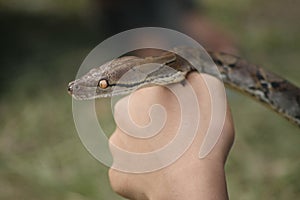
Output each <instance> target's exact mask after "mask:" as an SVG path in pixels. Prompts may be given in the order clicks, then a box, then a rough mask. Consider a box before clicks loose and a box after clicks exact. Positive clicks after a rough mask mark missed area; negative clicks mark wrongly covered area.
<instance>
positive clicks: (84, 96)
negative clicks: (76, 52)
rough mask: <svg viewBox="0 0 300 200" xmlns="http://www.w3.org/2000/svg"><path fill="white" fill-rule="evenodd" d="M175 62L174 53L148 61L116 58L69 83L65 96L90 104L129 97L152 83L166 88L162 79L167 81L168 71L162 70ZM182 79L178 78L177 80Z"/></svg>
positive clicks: (148, 58) (147, 59) (136, 58)
mask: <svg viewBox="0 0 300 200" xmlns="http://www.w3.org/2000/svg"><path fill="white" fill-rule="evenodd" d="M175 59H176V56H175V55H174V54H173V53H169V54H164V55H163V56H158V57H147V58H139V57H135V56H125V57H121V58H117V59H114V60H112V61H109V62H107V63H105V64H103V65H101V66H100V67H97V68H94V69H91V70H90V71H89V72H88V73H86V74H85V75H84V76H82V77H81V78H79V79H76V80H75V81H72V82H70V83H69V85H68V92H69V93H70V94H71V95H72V96H73V97H74V98H75V99H78V100H90V99H96V98H102V97H112V96H116V95H123V94H128V93H130V92H132V91H134V90H136V89H138V88H139V87H143V86H148V85H150V84H153V83H154V84H164V83H165V84H167V83H169V82H167V81H165V80H164V79H170V78H168V77H166V76H165V75H164V74H165V73H167V71H166V70H167V69H165V68H163V67H164V66H166V65H165V64H167V63H170V62H173V61H174V60H175ZM176 72H177V71H175V70H173V74H174V73H175V74H176V75H177V73H176ZM171 74H172V73H171ZM180 75H181V74H178V75H177V76H180ZM176 78H177V77H175V78H174V79H176ZM183 78H184V77H182V76H180V80H182V79H183ZM180 80H178V81H180ZM168 81H170V80H168Z"/></svg>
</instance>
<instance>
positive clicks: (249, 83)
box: [68, 48, 300, 127]
mask: <svg viewBox="0 0 300 200" xmlns="http://www.w3.org/2000/svg"><path fill="white" fill-rule="evenodd" d="M174 52H176V54H175V53H170V52H169V53H162V54H161V55H160V56H156V57H146V58H140V57H135V56H125V57H121V58H117V59H114V60H113V61H110V62H107V63H105V64H103V65H101V66H100V67H97V68H94V69H92V70H90V71H89V72H88V73H87V74H85V75H84V76H82V77H81V78H79V79H77V80H75V81H72V82H70V83H69V85H68V91H69V93H70V94H71V95H72V96H73V97H74V98H75V99H79V100H87V99H95V98H101V97H111V96H113V95H119V94H127V93H130V92H132V91H134V90H135V89H137V88H139V87H142V86H143V87H145V86H151V85H154V84H157V85H167V84H172V83H177V82H182V81H183V80H184V79H185V77H186V76H187V74H188V73H190V72H192V71H196V69H195V68H194V67H193V66H195V65H192V64H191V63H197V64H199V65H201V66H200V68H201V70H200V72H201V73H207V74H210V75H213V76H216V77H218V78H220V79H222V80H223V82H224V83H225V84H226V85H228V86H230V87H232V88H234V89H237V90H238V91H241V92H243V93H246V94H248V95H250V96H252V97H254V98H255V99H256V100H258V101H260V102H262V103H263V104H265V105H267V107H269V108H271V109H272V110H275V111H276V112H278V113H279V114H280V115H281V116H283V117H285V118H287V119H288V120H290V121H292V122H294V123H295V124H296V125H297V126H299V127H300V89H299V88H298V87H297V86H295V85H294V84H292V83H291V82H289V81H287V80H286V79H283V78H281V77H279V76H277V75H275V74H273V73H271V72H269V71H266V70H265V69H263V68H261V67H258V66H256V65H253V64H250V63H248V62H247V61H245V60H243V59H241V58H239V57H236V56H233V55H229V54H225V53H216V52H210V53H209V55H210V56H211V58H212V60H213V61H214V63H215V64H216V65H217V67H218V70H219V73H220V74H221V76H219V74H218V73H215V72H213V71H212V70H211V65H209V64H207V63H209V62H206V60H205V59H203V56H202V55H201V51H199V50H197V49H194V48H177V49H175V50H174ZM179 55H184V57H185V58H186V56H187V57H190V58H191V59H187V60H188V61H189V62H187V60H185V59H183V58H182V57H181V56H179ZM193 61H196V62H193ZM149 63H157V64H160V65H161V66H168V67H171V68H172V69H175V70H167V69H166V68H163V67H158V68H156V70H155V71H151V72H150V73H148V74H147V76H146V77H142V78H139V77H133V78H131V79H128V78H125V79H120V78H121V77H122V76H123V75H124V74H125V73H127V72H128V71H129V70H133V71H136V72H138V71H142V68H141V67H140V66H142V65H145V64H149ZM198 67H199V66H198ZM197 69H198V68H197Z"/></svg>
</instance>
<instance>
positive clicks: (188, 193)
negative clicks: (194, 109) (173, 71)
mask: <svg viewBox="0 0 300 200" xmlns="http://www.w3.org/2000/svg"><path fill="white" fill-rule="evenodd" d="M204 80H209V82H210V84H215V86H216V88H217V89H216V90H215V92H222V90H224V88H223V85H222V83H221V82H220V81H219V80H217V79H216V78H214V77H212V76H209V75H205V74H201V75H200V74H198V73H191V74H189V76H188V78H187V81H188V82H189V83H190V84H191V86H192V87H193V89H194V91H195V94H196V96H197V99H198V103H199V104H198V106H199V110H200V111H201V118H200V121H199V127H200V128H199V129H198V131H197V135H196V137H195V139H194V141H193V142H192V144H191V146H190V147H189V148H188V149H187V150H186V151H185V152H184V154H183V155H182V156H181V157H180V158H179V159H177V160H176V161H175V162H174V163H172V164H171V165H169V166H167V167H165V168H162V169H160V170H157V171H154V172H148V173H139V174H137V173H125V172H121V171H118V170H116V169H114V168H113V167H111V168H110V170H109V179H110V183H111V186H112V188H113V190H114V191H115V192H117V193H118V194H120V195H121V196H123V197H125V198H128V199H132V200H166V199H172V200H183V199H189V200H196V199H197V200H199V199H205V200H207V199H208V200H210V199H218V200H220V199H228V193H227V186H226V179H225V172H224V165H225V162H226V159H227V156H228V153H229V151H230V148H231V146H232V144H233V140H234V126H233V121H232V117H231V113H230V110H229V106H227V112H226V118H225V123H224V127H223V130H222V133H221V135H220V137H219V139H218V142H217V143H216V145H215V146H214V148H213V149H212V151H211V152H210V153H209V154H208V155H207V156H206V157H205V158H202V159H199V149H200V146H201V144H202V142H203V140H204V136H205V133H206V131H207V128H208V126H209V122H210V119H211V118H210V117H211V100H210V94H209V91H208V89H207V86H206V84H205V81H204ZM122 101H125V99H121V100H120V102H119V103H117V104H116V106H115V113H114V114H115V116H116V115H121V119H122V111H123V110H124V105H127V104H122ZM154 104H159V105H162V106H163V107H164V109H165V111H166V113H167V120H166V123H165V126H164V128H163V129H162V130H161V132H160V133H159V134H158V135H156V136H155V137H151V138H149V139H138V138H134V137H132V136H129V135H127V134H125V133H124V132H123V131H122V129H120V128H119V127H117V128H116V130H115V132H114V133H113V134H112V136H111V138H110V143H111V144H114V145H116V146H118V147H120V148H122V149H125V150H127V151H129V152H138V153H145V152H151V151H154V150H156V149H158V148H160V147H162V146H164V145H165V144H167V143H168V142H169V141H170V140H171V139H172V138H173V137H175V135H176V130H177V129H178V124H180V105H179V103H178V101H177V99H176V97H175V95H174V94H172V92H170V91H169V90H168V89H166V88H165V87H162V86H155V87H150V88H144V89H140V90H138V91H136V92H134V93H133V94H132V95H131V97H130V101H129V104H128V106H129V113H130V116H131V118H132V120H133V121H134V122H135V123H137V124H139V125H146V124H148V123H149V121H150V118H149V115H148V112H149V109H150V108H151V106H152V105H154ZM112 155H113V157H114V159H115V158H116V157H117V156H116V152H114V151H113V150H112Z"/></svg>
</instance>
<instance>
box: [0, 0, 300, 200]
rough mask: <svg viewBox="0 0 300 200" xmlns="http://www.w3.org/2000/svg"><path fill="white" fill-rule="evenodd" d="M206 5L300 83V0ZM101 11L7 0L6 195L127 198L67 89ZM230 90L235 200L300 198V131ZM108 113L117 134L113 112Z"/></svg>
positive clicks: (0, 40) (244, 47) (49, 0)
mask: <svg viewBox="0 0 300 200" xmlns="http://www.w3.org/2000/svg"><path fill="white" fill-rule="evenodd" d="M201 2H202V4H203V6H204V8H205V14H206V15H207V17H209V18H210V19H211V21H213V22H214V23H215V24H217V25H218V26H219V27H221V28H222V29H224V30H226V31H227V32H229V33H230V34H231V35H232V36H233V38H234V39H235V41H236V42H237V44H238V45H239V49H240V54H241V55H242V57H245V58H246V59H247V60H249V61H252V62H254V63H259V64H261V65H262V66H264V67H265V68H268V69H270V70H272V71H274V72H276V73H277V74H280V75H282V76H284V77H287V78H288V79H289V80H291V81H292V82H294V83H295V84H297V85H300V68H299V55H300V54H299V53H300V26H299V19H300V12H299V7H300V2H299V1H297V0H287V1H280V0H273V1H269V0H251V1H250V0H227V1H222V0H204V1H201ZM94 12H96V11H94V8H93V6H92V4H91V2H90V1H84V0H73V1H70V0H67V1H58V0H40V1H34V0H27V1H19V0H11V1H4V0H0V25H1V31H0V32H1V37H0V44H1V54H0V66H1V73H0V83H1V87H0V96H1V98H0V199H7V200H15V199H26V200H27V199H66V200H68V199H72V200H87V199H122V198H121V197H118V196H117V195H116V194H114V193H113V191H112V190H111V188H110V186H109V181H108V176H107V168H106V167H104V166H102V165H101V164H100V163H99V162H97V161H96V160H95V159H93V158H92V156H91V155H90V154H89V153H88V152H87V151H86V150H85V148H84V147H83V145H82V144H81V142H80V140H79V137H78V135H77V133H76V130H75V126H74V123H73V118H72V109H71V103H72V102H71V97H70V96H69V95H68V94H67V92H66V86H67V84H68V82H69V81H70V80H72V79H74V77H75V75H76V72H77V70H78V68H79V66H80V64H81V62H82V61H83V59H84V58H85V56H86V55H87V54H88V52H89V51H90V50H92V48H94V47H95V46H96V45H97V44H98V43H100V42H101V41H102V40H103V39H104V35H105V33H104V31H105V27H102V31H101V30H100V31H99V27H97V28H96V26H95V24H96V23H98V22H97V20H95V19H94V18H93V14H94ZM100 29H101V28H100ZM228 96H229V101H230V105H231V108H232V111H233V117H234V120H235V126H236V140H235V144H234V146H233V149H232V151H231V154H230V156H229V158H228V163H227V165H226V173H227V181H228V190H229V195H230V197H231V199H245V200H248V199H249V200H250V199H298V198H299V197H300V170H299V169H300V159H299V158H300V131H299V128H297V127H295V126H293V125H291V124H290V123H288V122H287V121H285V120H284V119H282V118H281V117H279V116H277V115H276V114H274V113H273V112H271V111H269V110H268V109H267V108H265V107H263V106H262V105H260V104H258V103H256V102H254V101H253V100H251V99H249V98H248V97H244V96H242V95H240V94H237V93H235V92H232V91H228ZM99 109H100V110H101V109H102V112H106V110H105V109H106V108H101V106H100V108H99ZM104 120H106V121H105V122H107V124H106V127H107V130H108V131H113V129H114V127H113V126H114V125H113V123H112V122H111V120H112V119H111V117H108V118H106V119H104Z"/></svg>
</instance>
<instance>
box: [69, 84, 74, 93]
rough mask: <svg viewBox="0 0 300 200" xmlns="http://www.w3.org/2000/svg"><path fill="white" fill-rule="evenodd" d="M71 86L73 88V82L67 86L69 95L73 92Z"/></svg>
mask: <svg viewBox="0 0 300 200" xmlns="http://www.w3.org/2000/svg"><path fill="white" fill-rule="evenodd" d="M73 86H74V82H70V83H69V85H68V92H69V94H72V92H73Z"/></svg>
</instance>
